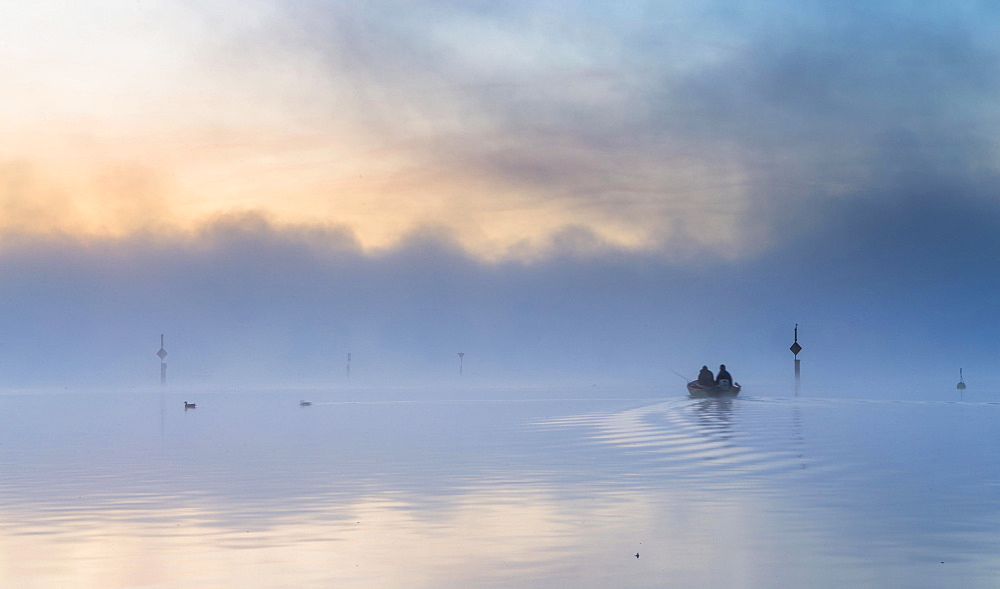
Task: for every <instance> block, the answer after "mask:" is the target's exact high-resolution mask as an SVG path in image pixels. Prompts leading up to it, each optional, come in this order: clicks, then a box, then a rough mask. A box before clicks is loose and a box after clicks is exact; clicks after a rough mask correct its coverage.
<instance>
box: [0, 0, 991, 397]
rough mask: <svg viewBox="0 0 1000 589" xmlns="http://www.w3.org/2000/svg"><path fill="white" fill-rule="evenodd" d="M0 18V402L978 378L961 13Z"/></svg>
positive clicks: (979, 273) (808, 7)
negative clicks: (97, 391) (421, 388)
mask: <svg viewBox="0 0 1000 589" xmlns="http://www.w3.org/2000/svg"><path fill="white" fill-rule="evenodd" d="M0 11H2V14H3V18H2V19H0V37H2V38H3V39H4V40H5V41H4V43H3V44H0V76H2V78H3V79H4V80H5V81H6V84H5V90H4V92H3V93H0V276H2V277H3V280H2V281H0V387H8V388H18V387H33V386H67V387H73V386H141V385H145V384H149V383H151V382H152V383H158V380H159V359H158V358H157V357H156V356H155V352H156V351H157V350H158V348H159V335H160V334H161V333H164V334H165V338H166V349H167V351H168V352H169V354H170V355H169V356H168V358H167V362H168V366H169V368H168V371H169V375H170V376H169V378H170V382H171V384H176V385H177V386H181V385H190V386H222V385H241V384H247V383H254V384H265V385H266V384H309V385H317V386H324V385H333V384H344V383H345V381H346V356H347V354H348V353H351V354H352V376H351V381H350V382H351V383H352V384H361V383H372V384H376V383H378V384H386V383H401V384H411V383H416V382H427V383H451V384H457V383H463V384H464V383H469V384H473V383H478V384H486V383H499V382H519V383H536V382H546V383H551V382H561V383H574V384H586V385H588V386H589V385H598V384H600V385H602V386H603V385H605V384H607V385H614V386H619V387H622V386H625V387H627V386H638V385H642V386H648V387H654V388H659V389H662V390H664V391H665V390H672V388H671V387H675V388H676V387H678V385H681V386H682V385H683V382H681V378H679V377H678V376H677V374H676V373H680V374H681V375H683V376H687V377H692V378H693V376H694V375H695V374H696V373H697V370H698V368H699V367H700V366H701V365H702V364H708V365H709V366H710V367H713V368H714V367H715V366H717V365H718V364H719V363H726V364H727V365H728V366H729V367H730V369H731V372H733V374H734V376H735V377H736V380H738V381H741V382H742V383H743V384H744V387H747V385H748V384H749V385H750V387H751V388H750V389H746V388H745V390H751V389H753V388H756V390H758V391H777V390H784V388H787V386H788V385H789V381H790V372H791V363H792V355H791V353H790V352H789V351H788V346H789V345H791V343H792V329H793V327H794V325H796V324H799V336H800V343H801V344H802V345H803V347H804V351H803V352H802V353H801V354H800V358H801V359H802V362H803V373H804V378H806V383H807V384H809V385H810V386H815V387H817V389H820V388H821V389H822V390H823V391H824V393H825V394H844V395H847V394H851V393H852V392H853V391H857V390H861V389H862V388H865V387H869V388H872V389H879V388H883V389H884V388H886V387H888V388H891V389H892V390H894V391H899V393H900V394H903V393H905V392H906V391H907V390H908V389H909V388H911V387H921V386H924V387H929V388H931V389H935V390H938V389H940V390H942V391H953V390H954V385H955V382H957V380H958V371H959V368H960V367H961V368H963V369H964V374H965V377H966V381H967V382H968V383H969V386H970V388H972V387H974V386H979V387H987V388H988V387H993V388H994V389H995V388H1000V378H997V377H996V376H994V374H992V368H993V367H994V366H995V365H996V361H997V357H998V352H1000V349H998V348H1000V342H998V339H1000V336H998V335H997V333H996V330H995V329H994V325H996V324H997V322H998V320H1000V311H998V309H997V306H996V304H995V303H994V293H995V292H996V289H997V287H1000V263H998V261H997V254H998V253H1000V237H998V234H1000V232H998V230H997V227H998V226H1000V198H998V194H997V189H996V186H997V173H998V169H1000V159H998V157H1000V153H998V147H1000V145H998V140H997V137H1000V133H998V132H997V131H998V130H1000V110H998V108H997V106H996V105H997V104H1000V100H998V99H1000V92H998V90H1000V88H998V85H1000V76H998V74H1000V59H998V58H1000V30H998V29H1000V14H998V13H1000V8H998V7H997V6H996V5H995V4H994V3H990V2H979V1H967V2H949V3H940V5H938V4H933V3H926V2H893V1H889V2H879V3H870V2H854V1H846V2H845V1H837V2H833V1H808V0H807V1H804V2H803V1H795V2H792V1H786V0H774V1H744V2H735V3H734V2H715V1H711V0H710V1H704V0H699V1H697V2H695V1H675V2H630V3H622V2H604V1H591V2H563V1H558V0H551V1H535V2H532V1H525V2H507V3H493V2H478V1H469V2H458V1H450V0H447V1H433V2H431V1H423V0H410V1H406V2H390V1H378V0H374V1H369V2H319V1H304V0H303V1H280V2H279V1H276V0H273V1H270V0H249V1H241V2H230V1H224V0H202V1H199V2H186V1H174V2H153V1H146V0H137V1H134V2H128V3H125V2H111V1H92V2H86V3H78V2H61V1H55V0H42V1H39V2H33V3H15V2H0ZM458 352H463V353H465V356H464V359H462V360H461V362H462V375H461V377H459V375H458V370H459V357H458ZM459 378H461V379H462V380H457V379H459Z"/></svg>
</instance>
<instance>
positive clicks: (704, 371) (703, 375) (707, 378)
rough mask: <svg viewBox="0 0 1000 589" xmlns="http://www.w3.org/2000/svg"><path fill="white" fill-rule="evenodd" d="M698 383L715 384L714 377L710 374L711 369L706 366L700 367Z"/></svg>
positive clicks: (703, 384) (705, 385) (706, 385)
mask: <svg viewBox="0 0 1000 589" xmlns="http://www.w3.org/2000/svg"><path fill="white" fill-rule="evenodd" d="M698 384H700V385H701V386H703V387H711V386H715V377H714V376H712V371H711V370H709V369H708V366H702V367H701V372H699V373H698Z"/></svg>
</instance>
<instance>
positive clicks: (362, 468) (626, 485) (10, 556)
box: [0, 387, 1000, 588]
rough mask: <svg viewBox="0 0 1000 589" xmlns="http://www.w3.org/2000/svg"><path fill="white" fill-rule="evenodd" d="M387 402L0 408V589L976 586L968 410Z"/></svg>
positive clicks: (973, 417)
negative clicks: (138, 588)
mask: <svg viewBox="0 0 1000 589" xmlns="http://www.w3.org/2000/svg"><path fill="white" fill-rule="evenodd" d="M397 392H398V391H392V390H383V391H375V390H374V389H373V390H369V391H366V393H365V395H364V398H358V397H360V395H358V396H356V397H355V398H345V397H346V395H343V394H342V393H341V392H339V391H333V390H327V391H323V390H320V389H315V390H312V391H310V395H309V396H308V397H303V394H304V391H302V390H295V391H282V390H272V391H267V392H256V393H249V392H246V391H242V392H210V391H203V392H201V393H198V394H197V395H196V396H193V395H194V393H193V391H188V392H184V393H180V394H178V393H173V392H168V391H162V392H134V391H133V392H119V393H90V394H87V395H80V394H76V393H55V392H49V393H40V392H39V393H31V394H11V393H8V394H4V395H2V397H3V400H4V403H5V405H6V406H8V407H11V408H16V411H5V412H4V413H3V416H2V417H0V426H2V427H0V432H2V434H0V467H2V469H3V472H4V477H3V479H2V482H0V505H2V507H0V511H2V519H3V521H4V522H5V525H4V526H3V529H2V530H0V544H2V545H3V551H2V554H4V557H3V558H2V559H0V583H2V584H4V585H10V586H39V587H45V586H74V587H125V586H160V587H210V586H220V585H223V586H232V585H241V586H267V587H284V586H287V587H292V586H295V587H328V586H331V585H335V586H358V587H393V586H400V585H407V586H415V585H416V586H435V587H463V586H469V585H476V586H498V587H499V586H510V585H511V584H524V583H527V584H532V585H538V586H552V587H569V586H584V587H607V586H621V587H653V586H662V584H663V583H664V580H665V579H669V581H670V584H671V585H672V586H676V587H702V586H713V587H741V588H745V587H761V588H763V587H774V586H793V585H794V586H810V587H830V588H833V587H844V586H853V587H883V586H885V585H886V584H901V585H903V586H907V587H916V588H922V587H928V588H930V587H941V586H946V585H947V586H954V585H956V584H957V585H959V586H963V587H991V586H993V584H994V583H995V579H996V575H997V574H998V572H1000V571H998V570H997V567H996V565H995V563H994V559H993V556H994V555H995V554H996V550H997V548H1000V533H998V531H997V530H1000V526H998V525H997V524H1000V511H998V509H997V505H998V501H997V500H998V499H1000V497H998V495H997V494H998V492H1000V491H998V489H1000V461H998V459H997V458H996V456H995V453H994V452H992V448H995V447H996V444H997V443H998V442H1000V440H998V439H997V436H998V434H997V430H996V428H995V427H994V423H995V418H996V412H997V411H998V410H1000V405H998V404H997V403H996V402H995V401H993V400H986V399H983V398H981V397H977V396H976V395H972V398H967V400H965V401H957V400H955V399H952V398H951V396H950V395H942V396H941V398H939V399H937V400H927V401H919V402H917V401H898V400H897V401H885V400H864V399H831V398H806V397H799V398H795V397H790V396H765V395H754V394H743V395H741V396H740V397H739V398H736V399H707V400H693V399H688V398H686V397H685V396H684V395H682V394H678V393H675V394H671V395H667V396H645V395H644V394H641V392H640V391H632V390H628V389H618V390H614V391H606V394H605V395H604V396H603V397H602V396H593V395H592V392H591V391H586V390H579V389H574V388H572V387H567V388H562V389H541V388H534V389H523V390H522V389H512V388H507V387H501V388H496V389H494V390H493V391H491V392H490V391H486V390H485V389H484V390H481V391H480V393H481V394H479V395H476V396H475V397H474V398H470V396H466V397H464V398H463V397H461V396H455V397H452V398H448V397H447V395H442V396H440V397H439V398H437V399H434V398H430V396H431V395H430V394H429V393H427V392H426V391H425V392H424V393H423V394H421V395H413V394H410V395H405V394H404V395H399V394H397ZM414 397H418V398H417V400H414ZM304 399H308V400H309V401H311V402H312V404H311V405H310V406H306V407H301V406H300V405H299V401H300V400H304ZM185 400H188V401H193V402H197V408H196V409H188V410H185V409H184V408H183V401H185ZM636 553H638V554H639V558H636V556H635V555H636Z"/></svg>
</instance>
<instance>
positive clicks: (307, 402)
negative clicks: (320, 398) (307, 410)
mask: <svg viewBox="0 0 1000 589" xmlns="http://www.w3.org/2000/svg"><path fill="white" fill-rule="evenodd" d="M310 405H312V403H310V402H309V401H299V407H308V406H310Z"/></svg>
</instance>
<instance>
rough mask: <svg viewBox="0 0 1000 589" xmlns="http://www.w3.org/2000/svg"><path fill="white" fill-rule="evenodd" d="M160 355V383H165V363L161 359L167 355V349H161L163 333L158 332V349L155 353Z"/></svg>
mask: <svg viewBox="0 0 1000 589" xmlns="http://www.w3.org/2000/svg"><path fill="white" fill-rule="evenodd" d="M156 355H157V356H159V357H160V384H167V363H166V362H164V361H163V359H164V358H166V357H167V351H166V350H164V349H163V334H162V333H161V334H160V351H159V352H157V353H156Z"/></svg>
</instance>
